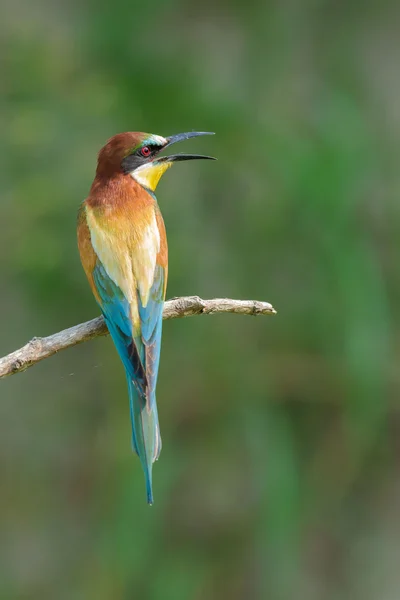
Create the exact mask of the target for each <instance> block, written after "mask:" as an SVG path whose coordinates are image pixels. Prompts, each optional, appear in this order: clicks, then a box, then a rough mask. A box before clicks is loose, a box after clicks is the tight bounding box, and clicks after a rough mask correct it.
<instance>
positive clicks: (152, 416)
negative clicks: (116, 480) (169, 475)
mask: <svg viewBox="0 0 400 600" xmlns="http://www.w3.org/2000/svg"><path fill="white" fill-rule="evenodd" d="M127 381H128V391H129V404H130V414H131V423H132V446H133V449H134V451H135V452H136V454H137V455H138V456H139V458H140V462H141V463H142V468H143V471H144V477H145V481H146V493H147V502H148V504H153V486H152V469H153V462H154V461H155V460H157V458H158V456H159V454H160V450H161V437H160V427H159V424H158V414H157V405H156V402H155V401H154V402H152V403H151V408H150V409H149V405H148V404H147V403H146V402H144V401H143V398H142V397H141V394H140V392H139V391H138V389H137V388H136V386H135V384H134V382H133V381H132V379H131V378H130V376H129V374H127Z"/></svg>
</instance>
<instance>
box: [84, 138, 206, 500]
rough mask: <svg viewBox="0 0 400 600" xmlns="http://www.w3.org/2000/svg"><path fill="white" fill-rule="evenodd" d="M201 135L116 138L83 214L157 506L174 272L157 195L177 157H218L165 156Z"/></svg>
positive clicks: (96, 283) (94, 283) (89, 271)
mask: <svg viewBox="0 0 400 600" xmlns="http://www.w3.org/2000/svg"><path fill="white" fill-rule="evenodd" d="M199 135H209V133H208V132H199V131H192V132H190V133H180V134H178V135H172V136H170V137H166V138H165V137H161V136H159V135H151V134H148V133H140V132H128V133H120V134H118V135H115V136H114V137H112V138H111V139H110V140H108V142H107V143H106V145H105V146H104V147H103V148H102V149H101V150H100V152H99V155H98V162H97V170H96V176H95V178H94V181H93V184H92V187H91V189H90V193H89V196H88V198H86V200H85V201H84V202H83V203H82V205H81V207H80V210H79V214H78V247H79V252H80V255H81V261H82V265H83V268H84V270H85V273H86V276H87V278H88V280H89V284H90V287H91V288H92V292H93V294H94V297H95V298H96V301H97V302H98V304H99V306H100V308H101V311H102V313H103V315H104V319H105V321H106V323H107V326H108V329H109V331H110V334H111V337H112V339H113V341H114V344H115V346H116V349H117V351H118V354H119V356H120V358H121V361H122V363H123V365H124V368H125V372H126V378H127V381H128V392H129V402H130V414H131V422H132V445H133V448H134V450H135V451H136V453H137V454H138V455H139V458H140V461H141V463H142V467H143V471H144V475H145V480H146V491H147V502H148V503H149V504H152V503H153V491H152V466H153V462H154V461H155V460H156V459H157V458H158V456H159V454H160V450H161V437H160V428H159V424H158V416H157V404H156V383H157V374H158V365H159V360H160V346H161V328H162V314H163V306H164V300H165V291H166V287H167V275H168V248H167V238H166V234H165V227H164V221H163V218H162V216H161V213H160V209H159V207H158V204H157V199H156V197H155V194H154V192H155V189H156V187H157V184H158V182H159V180H160V178H161V176H162V175H163V173H165V171H166V170H167V169H168V168H169V167H171V166H172V165H173V164H174V163H175V162H178V161H181V160H191V159H196V158H206V159H212V157H211V156H202V155H197V154H174V155H172V156H163V157H160V156H159V154H160V152H161V151H162V150H164V148H166V147H167V146H170V145H171V144H174V143H175V142H180V141H181V140H186V139H188V138H191V137H196V136H199Z"/></svg>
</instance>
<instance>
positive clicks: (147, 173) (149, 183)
mask: <svg viewBox="0 0 400 600" xmlns="http://www.w3.org/2000/svg"><path fill="white" fill-rule="evenodd" d="M172 165H173V163H172V162H162V163H157V161H154V162H150V163H148V164H145V165H142V166H141V167H138V168H137V169H135V170H134V171H132V172H131V176H132V177H133V179H135V181H137V182H138V183H139V184H140V185H142V186H143V187H145V188H147V189H149V190H151V191H152V192H154V191H155V189H156V187H157V185H158V182H159V181H160V179H161V177H162V175H164V173H165V171H166V170H167V169H169V168H170V167H172Z"/></svg>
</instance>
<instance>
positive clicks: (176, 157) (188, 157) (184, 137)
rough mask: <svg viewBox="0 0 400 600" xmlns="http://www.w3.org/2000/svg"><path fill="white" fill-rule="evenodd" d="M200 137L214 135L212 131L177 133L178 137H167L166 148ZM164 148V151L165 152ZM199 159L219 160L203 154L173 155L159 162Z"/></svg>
mask: <svg viewBox="0 0 400 600" xmlns="http://www.w3.org/2000/svg"><path fill="white" fill-rule="evenodd" d="M200 135H214V133H213V132H211V131H188V132H186V133H177V134H176V135H171V136H169V137H167V138H166V139H167V143H166V144H165V146H164V148H168V146H171V145H172V144H176V142H182V141H183V140H188V139H189V138H192V137H199V136H200ZM164 148H163V150H164ZM197 158H201V159H206V160H217V159H216V158H214V157H213V156H205V155H203V154H183V153H180V154H172V155H171V156H161V157H160V158H158V157H157V162H159V163H160V162H178V161H180V160H195V159H197Z"/></svg>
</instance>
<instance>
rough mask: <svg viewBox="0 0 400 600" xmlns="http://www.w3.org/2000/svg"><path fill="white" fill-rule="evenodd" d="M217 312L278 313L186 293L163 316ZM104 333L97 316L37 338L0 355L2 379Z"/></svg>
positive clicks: (267, 307)
mask: <svg viewBox="0 0 400 600" xmlns="http://www.w3.org/2000/svg"><path fill="white" fill-rule="evenodd" d="M216 313H236V314H242V315H274V314H276V311H275V309H274V308H273V306H271V304H269V303H268V302H259V301H257V300H230V299H229V298H215V299H213V300H202V299H201V298H199V297H198V296H184V297H182V298H172V299H171V300H168V301H167V302H166V303H165V305H164V313H163V319H164V320H167V319H179V318H181V317H191V316H193V315H212V314H216ZM101 335H108V329H107V326H106V324H105V322H104V319H103V317H97V318H96V319H92V320H91V321H87V322H86V323H80V324H79V325H75V326H74V327H70V328H69V329H64V330H63V331H60V332H59V333H55V334H54V335H49V336H48V337H44V338H38V337H34V338H32V339H31V341H30V342H28V343H27V344H26V345H25V346H23V347H22V348H20V349H19V350H16V351H15V352H12V353H11V354H8V355H7V356H4V357H3V358H0V379H2V378H3V377H7V376H8V375H14V374H15V373H20V372H21V371H25V369H27V368H28V367H32V366H33V365H35V364H36V363H38V362H39V361H41V360H43V359H45V358H49V357H50V356H52V355H53V354H56V352H59V351H60V350H65V348H70V347H71V346H76V344H81V343H82V342H87V341H88V340H91V339H93V338H95V337H99V336H101Z"/></svg>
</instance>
